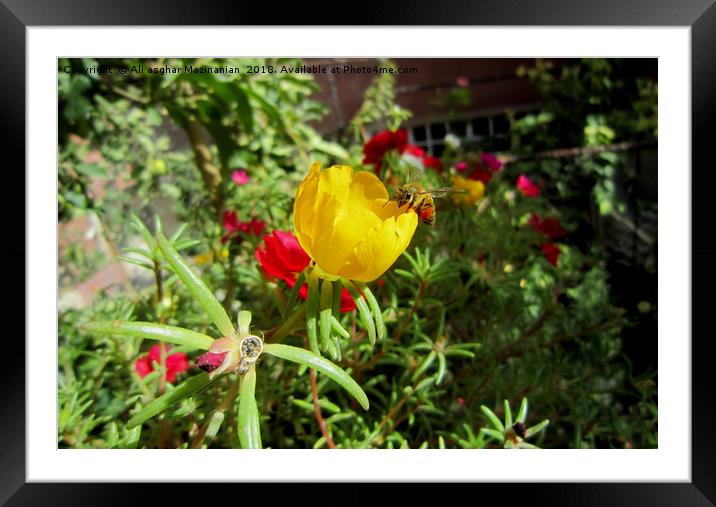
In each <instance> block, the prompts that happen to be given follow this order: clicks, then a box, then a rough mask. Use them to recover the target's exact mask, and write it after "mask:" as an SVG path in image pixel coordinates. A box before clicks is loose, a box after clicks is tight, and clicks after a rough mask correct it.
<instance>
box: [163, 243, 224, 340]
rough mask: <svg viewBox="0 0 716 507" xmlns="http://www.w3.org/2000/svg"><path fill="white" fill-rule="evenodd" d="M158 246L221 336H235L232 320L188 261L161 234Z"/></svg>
mask: <svg viewBox="0 0 716 507" xmlns="http://www.w3.org/2000/svg"><path fill="white" fill-rule="evenodd" d="M157 244H158V245H159V248H160V249H161V251H162V253H163V254H164V257H165V258H166V260H167V261H168V262H169V264H170V265H171V266H172V267H173V268H174V272H175V273H176V274H177V275H178V276H179V278H181V280H182V282H184V285H186V287H187V289H189V292H191V295H192V296H193V297H194V299H196V300H197V302H198V303H199V304H200V305H201V307H202V308H203V309H204V311H206V313H208V314H209V318H210V319H211V321H212V322H213V323H214V324H215V325H216V327H217V328H219V331H220V332H221V334H222V335H223V336H231V335H233V334H235V333H236V330H235V329H234V325H233V324H232V323H231V319H229V316H228V315H226V312H225V311H224V308H223V307H222V306H221V304H220V303H219V301H217V299H216V297H215V296H214V294H213V293H212V292H211V290H210V289H209V287H207V286H206V284H205V283H204V281H203V280H202V279H201V278H200V277H199V276H198V275H197V274H196V273H194V272H193V271H192V270H191V268H190V267H189V265H188V264H187V263H186V261H185V260H184V259H183V258H182V257H181V255H179V253H178V252H177V251H176V250H175V249H174V247H173V246H171V245H170V244H169V242H168V241H167V239H166V238H165V237H164V235H163V234H162V233H161V232H158V233H157Z"/></svg>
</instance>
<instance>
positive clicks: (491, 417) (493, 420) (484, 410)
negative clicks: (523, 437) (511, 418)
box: [480, 405, 505, 432]
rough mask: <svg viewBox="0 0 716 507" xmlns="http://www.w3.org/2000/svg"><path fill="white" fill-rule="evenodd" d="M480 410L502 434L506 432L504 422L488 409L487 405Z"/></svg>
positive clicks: (481, 406)
mask: <svg viewBox="0 0 716 507" xmlns="http://www.w3.org/2000/svg"><path fill="white" fill-rule="evenodd" d="M480 410H482V413H483V414H485V415H486V416H487V418H488V419H489V420H490V422H491V423H492V425H493V426H494V427H495V428H497V429H498V430H500V431H501V432H504V431H505V426H504V425H503V424H502V421H500V419H499V418H498V417H497V416H496V415H495V413H494V412H493V411H492V410H490V409H489V408H487V407H486V406H485V405H480Z"/></svg>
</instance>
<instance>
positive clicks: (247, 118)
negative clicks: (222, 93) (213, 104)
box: [232, 86, 254, 132]
mask: <svg viewBox="0 0 716 507" xmlns="http://www.w3.org/2000/svg"><path fill="white" fill-rule="evenodd" d="M232 90H233V93H234V98H235V99H236V112H237V113H238V114H239V121H240V122H241V124H242V125H243V127H244V129H245V130H246V131H248V132H252V131H253V130H254V113H253V111H252V110H251V104H249V98H248V97H247V96H246V92H245V91H244V89H243V88H242V87H241V86H233V87H232Z"/></svg>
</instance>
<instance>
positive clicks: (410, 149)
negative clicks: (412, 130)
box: [400, 144, 425, 158]
mask: <svg viewBox="0 0 716 507" xmlns="http://www.w3.org/2000/svg"><path fill="white" fill-rule="evenodd" d="M400 152H401V153H403V154H405V153H407V154H408V155H413V156H415V157H418V158H424V157H425V150H424V149H422V148H421V147H420V146H417V145H415V144H406V145H405V146H403V148H402V149H401V150H400Z"/></svg>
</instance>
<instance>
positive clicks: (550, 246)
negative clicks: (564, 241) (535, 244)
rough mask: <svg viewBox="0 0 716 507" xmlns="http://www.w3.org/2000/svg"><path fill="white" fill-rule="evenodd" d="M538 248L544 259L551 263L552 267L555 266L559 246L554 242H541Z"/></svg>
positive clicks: (557, 259)
mask: <svg viewBox="0 0 716 507" xmlns="http://www.w3.org/2000/svg"><path fill="white" fill-rule="evenodd" d="M540 248H541V249H542V253H543V254H544V257H545V259H547V262H549V263H550V264H552V265H553V266H554V267H557V262H558V261H559V254H560V250H559V247H558V246H557V245H555V244H554V243H542V244H541V245H540Z"/></svg>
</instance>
